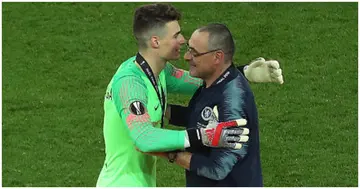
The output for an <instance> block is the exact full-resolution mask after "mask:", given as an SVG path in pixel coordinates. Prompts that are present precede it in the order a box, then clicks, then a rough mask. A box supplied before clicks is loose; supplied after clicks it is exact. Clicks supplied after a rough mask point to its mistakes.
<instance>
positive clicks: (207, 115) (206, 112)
mask: <svg viewBox="0 0 360 189" xmlns="http://www.w3.org/2000/svg"><path fill="white" fill-rule="evenodd" d="M212 113H213V112H212V109H211V108H210V107H207V106H206V107H205V108H204V109H203V110H202V111H201V117H202V118H203V120H204V121H209V120H210V118H211V114H212Z"/></svg>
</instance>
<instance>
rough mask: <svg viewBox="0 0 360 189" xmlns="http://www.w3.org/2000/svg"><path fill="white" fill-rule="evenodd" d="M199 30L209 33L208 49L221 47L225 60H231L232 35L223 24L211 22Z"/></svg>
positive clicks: (233, 51)
mask: <svg viewBox="0 0 360 189" xmlns="http://www.w3.org/2000/svg"><path fill="white" fill-rule="evenodd" d="M198 31H199V32H208V33H209V42H208V50H209V51H211V50H215V49H221V50H222V51H224V53H225V61H226V62H227V61H232V60H233V56H234V54H235V42H234V39H233V36H232V34H231V32H230V30H229V29H228V27H227V26H226V25H224V24H219V23H213V24H208V25H206V26H203V27H201V28H199V29H198Z"/></svg>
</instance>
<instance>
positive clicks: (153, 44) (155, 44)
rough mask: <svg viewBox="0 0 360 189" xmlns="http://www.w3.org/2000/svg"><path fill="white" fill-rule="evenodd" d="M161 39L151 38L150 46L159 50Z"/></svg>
mask: <svg viewBox="0 0 360 189" xmlns="http://www.w3.org/2000/svg"><path fill="white" fill-rule="evenodd" d="M159 40H160V38H159V37H158V36H151V38H150V46H151V47H152V48H154V49H157V48H159V47H160V41H159Z"/></svg>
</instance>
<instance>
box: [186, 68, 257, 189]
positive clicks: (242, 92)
mask: <svg viewBox="0 0 360 189" xmlns="http://www.w3.org/2000/svg"><path fill="white" fill-rule="evenodd" d="M215 106H216V107H217V110H218V121H219V122H224V121H231V120H235V119H239V118H245V119H246V120H247V126H246V127H248V128H249V129H250V135H249V141H248V142H247V143H246V144H244V145H243V147H242V149H240V150H230V149H225V148H207V147H206V148H203V149H202V150H201V151H199V150H197V151H194V149H191V147H190V148H188V149H187V151H189V152H192V153H193V155H192V158H191V163H190V170H189V171H188V170H186V186H188V187H189V186H190V187H194V186H198V187H202V186H216V187H226V186H234V187H236V186H247V187H259V186H263V179H262V170H261V164H260V144H259V128H258V114H257V109H256V105H255V100H254V96H253V93H252V91H251V89H250V86H249V84H248V82H247V80H246V79H245V77H244V76H243V75H242V74H241V73H240V72H239V71H238V70H237V69H236V68H235V66H233V65H231V66H230V67H229V68H228V69H227V70H226V71H225V72H224V73H223V74H222V75H221V76H220V77H219V78H218V79H217V80H216V81H215V82H214V83H213V85H211V86H210V87H209V88H205V87H204V86H202V87H200V88H199V89H198V90H197V91H196V92H195V94H194V96H193V97H192V99H191V100H190V102H189V106H188V110H189V111H190V112H189V119H188V124H187V128H193V127H205V126H206V125H207V123H208V122H209V120H211V119H217V118H216V116H215V114H214V111H213V110H214V107H215Z"/></svg>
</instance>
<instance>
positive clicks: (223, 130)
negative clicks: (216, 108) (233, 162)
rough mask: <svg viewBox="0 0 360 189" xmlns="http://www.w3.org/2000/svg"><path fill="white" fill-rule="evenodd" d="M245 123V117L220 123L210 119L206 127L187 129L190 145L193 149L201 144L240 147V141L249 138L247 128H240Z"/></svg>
mask: <svg viewBox="0 0 360 189" xmlns="http://www.w3.org/2000/svg"><path fill="white" fill-rule="evenodd" d="M245 125H246V120H245V119H237V120H233V121H227V122H221V123H217V122H214V121H212V122H209V124H208V126H207V127H206V128H196V129H188V130H187V135H188V139H189V142H190V146H191V147H192V148H194V149H196V148H201V147H203V146H208V147H217V148H232V149H240V148H241V147H242V143H246V142H247V141H248V140H249V136H248V134H249V129H248V128H241V127H242V126H245Z"/></svg>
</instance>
